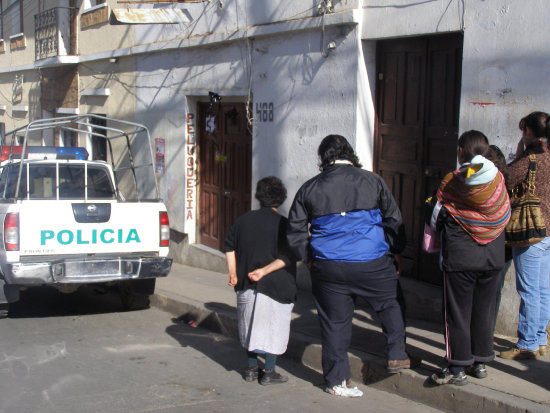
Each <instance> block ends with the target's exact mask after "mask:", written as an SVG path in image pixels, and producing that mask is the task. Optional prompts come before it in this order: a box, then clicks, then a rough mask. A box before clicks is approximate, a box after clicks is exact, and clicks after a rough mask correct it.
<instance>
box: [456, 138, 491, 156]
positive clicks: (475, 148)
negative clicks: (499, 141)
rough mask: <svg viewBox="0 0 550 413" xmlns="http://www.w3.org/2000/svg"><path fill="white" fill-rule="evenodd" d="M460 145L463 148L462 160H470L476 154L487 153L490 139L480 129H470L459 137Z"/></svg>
mask: <svg viewBox="0 0 550 413" xmlns="http://www.w3.org/2000/svg"><path fill="white" fill-rule="evenodd" d="M458 147H459V148H461V149H462V156H461V158H462V159H461V162H470V161H471V160H472V158H473V157H474V156H476V155H486V154H487V152H488V151H489V139H487V136H485V135H484V134H483V133H481V132H480V131H477V130H469V131H467V132H464V133H463V134H462V135H460V138H458Z"/></svg>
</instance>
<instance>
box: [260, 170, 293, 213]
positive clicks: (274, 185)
mask: <svg viewBox="0 0 550 413" xmlns="http://www.w3.org/2000/svg"><path fill="white" fill-rule="evenodd" d="M255 196H256V199H257V200H258V201H260V205H261V206H262V207H275V208H277V207H279V206H280V205H281V204H282V203H283V202H285V199H286V188H285V186H284V184H283V182H282V181H281V180H280V179H279V178H277V177H276V176H266V177H265V178H262V179H260V180H259V181H258V183H257V184H256V195H255Z"/></svg>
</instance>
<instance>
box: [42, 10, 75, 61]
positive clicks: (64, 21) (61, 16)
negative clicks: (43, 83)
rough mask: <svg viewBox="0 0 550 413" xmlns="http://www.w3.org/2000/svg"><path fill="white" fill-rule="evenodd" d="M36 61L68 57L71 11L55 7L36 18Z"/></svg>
mask: <svg viewBox="0 0 550 413" xmlns="http://www.w3.org/2000/svg"><path fill="white" fill-rule="evenodd" d="M34 28H35V29H34V45H35V46H34V57H35V60H39V59H46V58H48V57H54V56H67V54H68V51H69V41H70V22H69V9H67V8H63V7H55V8H53V9H49V10H45V11H43V12H42V13H39V14H36V15H35V16H34Z"/></svg>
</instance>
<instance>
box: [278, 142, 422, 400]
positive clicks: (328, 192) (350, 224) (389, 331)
mask: <svg viewBox="0 0 550 413" xmlns="http://www.w3.org/2000/svg"><path fill="white" fill-rule="evenodd" d="M318 155H319V160H320V169H321V173H320V174H319V175H317V176H315V177H314V178H312V179H310V180H309V181H307V182H306V183H305V184H303V185H302V187H301V188H300V189H299V190H298V193H297V194H296V197H295V198H294V202H293V204H292V207H291V210H290V214H289V229H288V232H287V238H288V241H289V245H290V246H291V248H292V249H293V250H294V252H295V253H296V255H297V256H298V258H299V259H301V260H302V261H304V262H306V263H307V264H308V266H309V267H310V270H311V278H312V290H313V294H314V297H315V304H316V306H317V311H318V314H319V319H320V323H321V334H322V344H323V351H322V365H323V375H324V378H325V381H326V389H325V390H326V391H327V392H328V393H330V394H334V395H338V396H344V397H359V396H361V395H362V392H361V391H360V390H358V389H356V388H348V387H347V385H346V382H347V380H348V379H349V378H350V375H351V374H350V368H349V361H348V355H347V351H348V347H349V344H350V340H351V326H352V324H351V323H352V318H353V312H354V304H355V303H354V301H355V298H356V297H357V296H361V297H363V298H364V299H366V300H367V301H368V302H369V304H370V305H371V306H372V307H373V308H374V310H375V311H376V312H377V313H378V315H379V317H380V320H381V322H382V325H383V328H384V333H385V336H386V340H387V358H388V365H387V370H388V372H390V373H395V372H397V371H400V370H402V369H404V368H410V367H411V365H413V366H414V365H417V364H419V363H420V360H416V359H414V360H412V361H411V358H409V356H408V355H407V353H406V352H405V326H404V320H403V316H402V312H401V308H400V306H399V304H398V302H397V277H398V274H397V271H396V268H395V266H394V255H393V254H394V253H395V254H397V253H400V252H401V251H402V250H403V249H404V246H405V236H404V231H403V225H402V220H401V213H400V211H399V208H398V206H397V204H396V202H395V200H394V198H393V196H392V194H391V192H390V191H389V189H388V187H387V186H386V184H385V183H384V181H383V180H382V178H381V177H380V176H378V175H376V174H374V173H372V172H369V171H366V170H363V169H361V164H360V163H359V159H358V158H357V156H356V155H355V153H354V151H353V148H352V147H351V145H350V144H349V143H348V141H347V140H346V139H345V138H344V137H343V136H340V135H329V136H327V137H326V138H324V139H323V141H322V142H321V144H320V145H319V149H318ZM308 225H310V227H309V228H308Z"/></svg>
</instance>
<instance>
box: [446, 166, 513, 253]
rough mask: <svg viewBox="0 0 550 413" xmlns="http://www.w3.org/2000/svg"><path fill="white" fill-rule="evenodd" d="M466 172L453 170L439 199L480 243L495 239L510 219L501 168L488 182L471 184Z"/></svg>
mask: <svg viewBox="0 0 550 413" xmlns="http://www.w3.org/2000/svg"><path fill="white" fill-rule="evenodd" d="M465 179H466V178H465V175H464V171H463V170H461V169H459V170H456V171H453V172H449V173H448V174H447V175H446V176H445V178H443V181H442V182H441V184H440V186H439V190H438V191H437V199H438V201H439V202H440V203H441V204H442V205H443V206H444V207H445V209H446V210H447V211H448V212H449V214H450V215H451V216H452V217H453V219H454V220H455V221H456V222H457V223H458V224H459V225H460V226H461V227H462V228H463V229H464V231H466V232H467V233H468V234H469V235H470V236H471V237H472V238H473V239H474V240H475V241H476V242H477V243H478V244H481V245H484V244H488V243H489V242H491V241H494V240H495V239H496V238H498V236H499V235H500V234H501V233H502V232H503V231H504V227H505V226H506V224H507V223H508V221H509V220H510V199H509V198H508V192H507V191H506V187H505V185H504V177H503V176H502V174H501V173H500V171H499V172H498V173H497V174H496V176H495V178H494V179H492V180H491V181H490V182H488V183H484V184H480V185H467V184H466V182H465Z"/></svg>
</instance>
